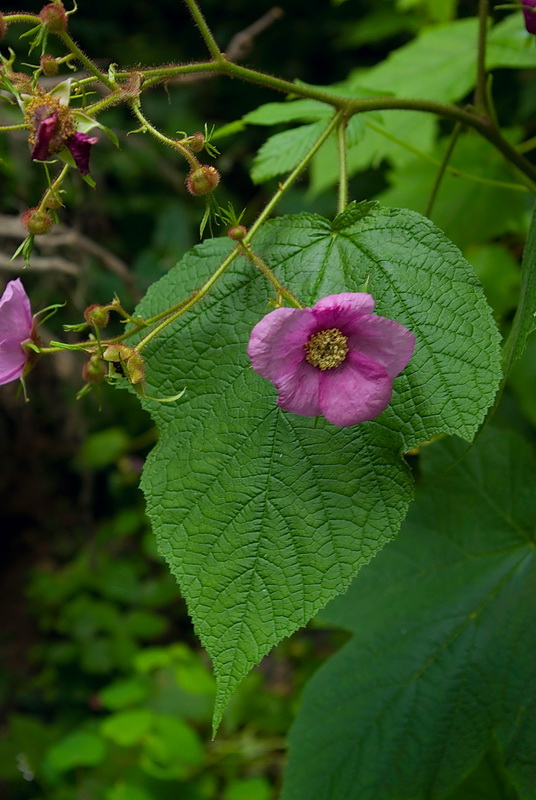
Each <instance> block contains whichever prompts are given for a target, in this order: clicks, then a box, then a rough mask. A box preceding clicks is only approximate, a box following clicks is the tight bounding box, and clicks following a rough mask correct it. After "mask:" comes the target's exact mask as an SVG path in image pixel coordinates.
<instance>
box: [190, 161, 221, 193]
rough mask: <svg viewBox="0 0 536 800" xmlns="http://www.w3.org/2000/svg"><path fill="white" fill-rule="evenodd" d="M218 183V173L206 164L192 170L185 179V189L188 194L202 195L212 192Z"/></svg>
mask: <svg viewBox="0 0 536 800" xmlns="http://www.w3.org/2000/svg"><path fill="white" fill-rule="evenodd" d="M219 182H220V173H219V172H218V170H217V169H215V168H214V167H208V166H207V165H206V164H203V165H201V166H200V167H196V168H195V169H192V170H191V171H190V172H189V173H188V176H187V178H186V188H187V189H188V191H189V192H190V194H194V195H196V196H198V195H204V194H210V193H211V192H213V191H214V189H215V188H216V186H217V185H218V183H219Z"/></svg>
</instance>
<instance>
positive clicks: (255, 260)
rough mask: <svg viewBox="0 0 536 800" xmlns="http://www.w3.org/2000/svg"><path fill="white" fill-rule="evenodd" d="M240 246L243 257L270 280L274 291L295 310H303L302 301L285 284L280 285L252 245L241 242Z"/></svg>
mask: <svg viewBox="0 0 536 800" xmlns="http://www.w3.org/2000/svg"><path fill="white" fill-rule="evenodd" d="M238 246H239V248H240V250H241V252H242V253H243V255H245V256H246V258H247V259H248V260H249V261H251V262H252V264H255V266H256V267H258V268H259V269H260V271H261V272H262V274H263V275H264V276H265V277H266V278H268V280H269V281H270V283H271V284H272V286H273V287H274V289H275V290H276V292H277V293H278V295H280V296H281V297H284V298H285V300H288V301H289V303H290V304H291V305H292V306H294V307H295V308H303V306H302V304H301V303H300V301H299V300H298V298H297V297H296V296H295V295H293V294H292V292H291V291H290V290H289V289H287V287H286V286H283V284H282V283H280V281H279V280H278V279H277V278H276V276H275V275H274V273H273V272H272V270H271V269H270V267H269V266H268V264H266V262H265V261H263V260H262V258H261V257H260V256H258V255H257V253H255V252H254V251H253V250H252V249H251V245H250V244H247V243H246V242H244V241H241V242H238Z"/></svg>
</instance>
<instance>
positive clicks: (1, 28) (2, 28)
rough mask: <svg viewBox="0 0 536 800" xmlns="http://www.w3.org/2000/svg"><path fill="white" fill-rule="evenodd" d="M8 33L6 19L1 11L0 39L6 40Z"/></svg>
mask: <svg viewBox="0 0 536 800" xmlns="http://www.w3.org/2000/svg"><path fill="white" fill-rule="evenodd" d="M6 31H7V22H6V18H5V17H4V15H3V14H2V12H1V11H0V39H3V38H4V36H5V35H6Z"/></svg>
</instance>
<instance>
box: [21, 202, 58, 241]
mask: <svg viewBox="0 0 536 800" xmlns="http://www.w3.org/2000/svg"><path fill="white" fill-rule="evenodd" d="M20 220H21V222H22V224H23V225H24V227H25V228H26V230H27V231H28V233H31V234H32V236H41V235H42V234H44V233H48V232H49V230H50V229H51V227H52V226H53V224H54V221H53V219H52V217H51V216H50V214H49V213H48V211H43V210H41V209H39V208H29V209H28V211H25V212H24V214H22V215H21V218H20Z"/></svg>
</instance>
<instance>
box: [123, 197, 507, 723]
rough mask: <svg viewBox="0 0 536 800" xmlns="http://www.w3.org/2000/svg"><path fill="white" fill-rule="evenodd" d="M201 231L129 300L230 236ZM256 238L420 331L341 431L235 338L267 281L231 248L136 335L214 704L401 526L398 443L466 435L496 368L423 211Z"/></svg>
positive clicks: (156, 486) (276, 255)
mask: <svg viewBox="0 0 536 800" xmlns="http://www.w3.org/2000/svg"><path fill="white" fill-rule="evenodd" d="M231 246H232V245H231V243H230V242H229V241H228V240H222V239H220V240H213V241H209V242H206V243H204V244H203V245H201V246H199V247H197V248H195V249H194V250H193V251H191V252H190V253H189V254H187V255H186V256H185V257H184V258H183V259H182V261H181V262H179V264H178V265H177V267H176V268H175V269H174V270H172V271H171V272H170V273H169V274H168V275H166V276H165V278H162V279H161V280H160V281H159V282H158V283H156V284H154V285H153V287H152V288H151V289H150V290H149V292H148V294H147V296H146V297H145V299H144V300H143V301H142V303H141V304H140V306H139V307H138V309H137V310H136V313H139V314H142V315H144V316H147V315H151V314H154V313H157V312H158V311H161V310H162V308H164V307H166V306H167V305H168V304H169V302H170V298H180V297H183V296H187V295H188V294H190V292H191V291H192V290H193V289H194V288H195V287H197V286H199V285H200V283H201V282H202V281H203V280H205V279H206V277H208V275H210V274H211V273H212V272H213V271H214V270H215V269H216V267H217V266H218V265H219V264H220V263H221V261H222V259H223V258H224V257H225V255H226V254H227V253H228V252H229V249H230V247H231ZM254 246H255V248H256V249H258V250H259V252H260V253H261V254H262V255H263V256H264V258H265V259H266V260H267V261H268V263H269V264H270V266H271V267H272V268H273V269H274V270H275V272H276V273H277V274H278V276H279V278H280V279H281V280H283V281H284V282H285V283H286V284H287V285H288V286H289V287H290V288H291V289H292V290H293V291H295V292H297V293H298V295H299V296H300V297H301V299H302V300H303V301H304V302H306V303H312V302H313V301H315V300H317V299H319V298H320V297H321V296H323V295H326V294H330V293H335V292H342V291H360V290H362V287H363V285H364V283H365V282H367V281H368V288H369V290H370V291H371V293H372V294H373V295H374V296H375V297H376V299H377V311H378V313H380V314H383V315H385V316H388V317H391V318H394V319H396V320H398V321H400V322H402V323H403V324H404V325H406V326H407V327H408V328H410V329H411V330H413V331H414V333H415V334H416V337H417V349H416V353H415V355H414V357H413V359H412V361H411V362H410V365H409V367H408V368H407V370H406V371H405V373H404V374H403V375H402V376H400V377H399V378H398V379H397V380H396V381H395V394H394V398H393V402H392V404H391V406H390V407H389V408H388V409H387V410H386V411H385V412H384V413H383V414H382V415H381V416H380V417H379V418H378V419H377V420H375V421H373V422H370V423H365V424H363V425H359V426H357V427H354V428H351V429H349V428H346V429H340V428H335V427H334V426H331V425H329V424H328V423H327V422H326V421H325V420H324V419H318V420H313V419H309V418H306V417H300V416H296V415H293V414H287V413H284V412H282V411H281V410H280V409H278V408H277V406H276V403H275V391H274V389H273V387H272V386H271V385H270V384H269V383H268V382H266V381H264V380H263V379H262V378H260V377H259V376H258V375H256V374H255V373H254V372H253V371H252V369H251V367H250V366H249V361H248V358H247V355H246V346H247V342H248V339H249V335H250V331H251V329H252V327H253V325H254V324H255V323H256V322H257V321H258V320H259V319H260V318H261V317H262V316H263V315H264V314H265V313H266V312H267V311H268V310H269V308H270V307H269V306H268V305H267V297H268V295H269V294H270V290H269V287H268V286H267V285H266V283H265V281H264V279H263V278H262V277H261V276H260V274H258V273H257V272H256V270H255V269H254V268H253V267H252V266H251V265H249V264H248V263H242V262H241V263H237V262H235V265H234V266H233V268H232V269H231V270H230V271H229V272H228V273H227V274H226V275H225V278H224V279H223V280H222V281H220V283H219V284H218V285H217V286H216V287H215V289H214V291H213V292H212V293H211V294H210V295H209V296H208V297H206V298H205V299H204V300H203V303H202V304H200V305H199V306H198V307H197V308H196V309H195V311H194V312H193V313H190V314H188V315H187V316H185V317H184V318H183V319H181V320H179V322H177V323H176V324H173V325H170V326H169V327H167V328H166V329H165V330H164V331H163V332H162V334H161V335H160V336H159V337H158V339H156V340H154V341H152V342H150V343H149V345H148V346H147V348H146V350H145V351H144V355H145V357H146V366H147V379H148V386H147V390H148V394H149V395H152V396H163V397H165V396H167V395H170V394H173V393H176V392H177V391H178V390H179V389H181V388H182V387H184V386H185V387H186V389H187V391H186V394H185V395H184V399H182V400H181V401H180V402H178V403H176V404H174V405H164V404H159V403H154V402H151V401H150V400H145V401H144V404H145V406H146V407H147V409H148V410H149V411H150V413H151V414H152V416H153V418H154V419H155V421H156V422H157V424H158V427H159V428H160V432H161V438H160V441H159V443H158V445H157V446H156V448H155V449H154V450H153V452H152V453H151V455H150V457H149V459H148V460H147V463H146V467H145V471H144V475H143V482H142V484H143V490H144V492H145V496H146V499H147V509H148V514H149V517H150V518H151V521H152V524H153V528H154V531H155V533H156V536H157V538H158V540H159V545H160V549H161V552H162V554H163V555H164V557H165V558H166V559H167V561H168V563H169V565H170V568H171V570H172V572H173V573H174V575H175V576H176V577H177V579H178V581H179V584H180V587H181V591H182V594H183V596H184V597H185V599H186V600H187V602H188V605H189V610H190V613H191V615H192V617H193V620H194V624H195V627H196V631H197V633H198V634H199V636H200V638H201V640H202V642H203V644H204V645H205V647H206V648H207V650H208V652H209V654H210V655H211V657H212V659H213V661H214V668H215V672H216V677H217V681H218V695H217V700H216V711H215V719H216V722H219V720H220V718H221V714H222V712H223V709H224V707H225V704H226V702H227V701H228V699H229V697H230V695H231V694H232V692H233V691H234V689H235V687H236V685H237V684H238V682H239V681H240V680H241V678H242V677H243V676H244V675H245V674H246V673H247V671H248V670H249V669H250V668H251V667H252V666H253V665H254V664H256V663H258V662H259V661H260V659H261V658H262V657H263V655H265V654H266V653H267V652H268V651H269V650H270V648H271V647H272V646H273V645H274V644H275V643H276V642H278V641H279V640H280V639H281V638H283V637H284V636H287V635H289V634H290V633H292V632H293V631H294V630H296V628H297V627H299V626H301V625H303V624H305V623H306V622H307V621H308V620H309V619H310V618H311V616H313V614H314V613H315V612H316V611H317V610H318V609H319V608H321V607H322V606H323V605H324V604H325V603H326V602H327V600H328V599H330V598H331V597H333V596H335V595H336V594H338V593H339V592H341V591H343V590H344V588H345V587H346V586H347V585H348V583H349V582H350V580H351V578H352V577H353V576H354V575H355V574H356V572H357V571H358V570H359V568H360V567H361V566H363V565H364V564H366V563H367V562H368V561H369V560H370V559H371V558H372V557H373V556H374V554H375V553H377V552H378V551H379V550H380V549H381V547H382V546H383V545H384V544H385V543H386V542H387V541H389V540H390V539H392V538H393V536H394V535H395V534H396V532H397V530H398V528H399V526H400V523H401V521H402V519H403V518H404V516H405V513H406V509H407V505H408V503H409V501H410V498H411V495H412V489H411V478H410V475H409V472H408V470H407V468H406V466H405V464H404V462H403V461H402V460H401V458H400V453H401V452H403V451H404V450H407V449H409V448H411V447H413V446H415V445H416V444H418V443H419V442H421V441H423V440H426V439H429V438H430V437H431V436H433V435H434V434H436V433H439V432H442V431H456V432H458V433H459V434H460V435H461V436H464V437H465V438H467V439H469V440H470V439H471V438H472V436H473V434H474V432H475V430H476V428H477V427H478V425H479V423H480V422H481V420H482V418H483V416H484V414H485V411H486V409H487V407H488V406H489V405H490V403H491V402H492V399H493V396H494V393H495V390H496V387H497V383H498V379H499V368H498V364H499V349H498V334H497V331H496V329H495V326H494V323H493V320H492V317H491V312H490V309H489V306H487V304H486V302H485V299H484V296H483V293H482V289H481V287H480V286H479V285H478V283H477V281H476V279H475V278H474V274H473V271H472V269H471V268H470V266H469V265H468V264H467V262H465V261H464V260H463V258H462V257H461V254H460V253H459V251H458V250H457V249H456V248H455V247H454V246H453V245H452V244H451V243H450V242H448V240H446V239H445V237H444V236H443V235H442V234H441V233H440V232H439V231H438V230H437V229H436V228H434V226H433V225H432V224H431V223H430V222H429V221H428V220H426V219H424V218H422V217H420V216H419V215H417V214H413V213H411V212H404V211H393V210H385V209H381V208H379V207H378V206H377V205H376V204H363V205H361V206H351V207H350V208H349V209H348V211H347V212H345V214H343V215H342V216H341V217H339V218H337V219H336V220H335V222H334V223H331V222H329V221H328V220H325V219H323V218H321V217H316V216H313V215H307V214H304V215H299V216H295V217H283V218H279V219H277V220H275V221H273V222H271V223H269V224H267V225H266V226H265V228H264V229H263V231H262V232H261V233H260V234H259V236H258V237H256V239H255V242H254Z"/></svg>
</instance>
